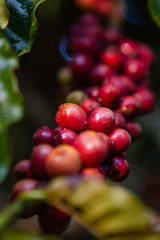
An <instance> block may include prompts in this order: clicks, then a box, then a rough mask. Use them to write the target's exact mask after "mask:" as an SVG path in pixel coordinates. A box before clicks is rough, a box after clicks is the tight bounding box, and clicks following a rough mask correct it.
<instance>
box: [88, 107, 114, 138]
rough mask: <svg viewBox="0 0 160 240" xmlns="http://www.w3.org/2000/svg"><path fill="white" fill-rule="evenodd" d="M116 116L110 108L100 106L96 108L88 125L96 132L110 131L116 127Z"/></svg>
mask: <svg viewBox="0 0 160 240" xmlns="http://www.w3.org/2000/svg"><path fill="white" fill-rule="evenodd" d="M114 123H115V116H114V113H113V111H111V110H110V109H109V108H104V107H100V108H97V109H95V110H94V111H93V112H92V113H91V115H90V117H89V119H88V127H89V129H90V130H94V131H96V132H103V133H106V134H107V133H109V132H111V131H112V129H113V128H114Z"/></svg>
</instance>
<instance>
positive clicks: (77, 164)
mask: <svg viewBox="0 0 160 240" xmlns="http://www.w3.org/2000/svg"><path fill="white" fill-rule="evenodd" d="M81 166H82V161H81V158H80V155H79V152H78V151H77V150H76V149H75V148H74V147H72V146H70V145H67V144H62V145H59V146H57V147H55V148H53V150H52V151H51V152H50V153H49V155H48V156H47V159H46V162H45V171H46V174H47V176H48V177H50V178H52V177H54V176H57V175H66V174H76V173H78V172H79V171H80V169H81Z"/></svg>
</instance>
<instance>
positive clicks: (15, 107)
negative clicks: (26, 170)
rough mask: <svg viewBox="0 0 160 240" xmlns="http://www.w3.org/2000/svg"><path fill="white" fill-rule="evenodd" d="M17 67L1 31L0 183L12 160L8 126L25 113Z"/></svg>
mask: <svg viewBox="0 0 160 240" xmlns="http://www.w3.org/2000/svg"><path fill="white" fill-rule="evenodd" d="M17 67H18V60H17V57H16V55H15V54H14V53H13V51H12V50H11V48H10V45H9V43H8V41H7V40H6V39H5V37H4V36H3V34H2V32H0V142H1V144H0V183H1V182H2V180H3V179H4V177H5V176H6V174H7V171H8V167H9V161H10V155H9V153H8V145H9V141H8V137H7V128H8V126H9V125H10V124H11V123H14V122H16V121H18V120H19V119H21V117H22V115H23V104H22V97H21V95H20V94H19V92H18V85H17V80H16V76H15V73H14V70H15V69H16V68H17Z"/></svg>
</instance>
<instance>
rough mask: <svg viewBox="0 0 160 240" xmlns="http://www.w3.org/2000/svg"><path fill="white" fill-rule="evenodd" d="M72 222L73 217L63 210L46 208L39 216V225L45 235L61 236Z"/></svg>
mask: <svg viewBox="0 0 160 240" xmlns="http://www.w3.org/2000/svg"><path fill="white" fill-rule="evenodd" d="M70 221H71V217H70V216H69V215H68V214H67V213H65V212H63V211H62V210H60V209H58V208H55V207H52V206H46V205H45V206H44V210H43V211H41V212H40V213H39V214H38V224H39V227H40V228H41V230H42V231H43V232H45V233H50V234H60V233H62V232H64V231H65V230H66V229H67V228H68V226H69V224H70Z"/></svg>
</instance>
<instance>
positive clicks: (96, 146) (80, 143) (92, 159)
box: [72, 130, 108, 167]
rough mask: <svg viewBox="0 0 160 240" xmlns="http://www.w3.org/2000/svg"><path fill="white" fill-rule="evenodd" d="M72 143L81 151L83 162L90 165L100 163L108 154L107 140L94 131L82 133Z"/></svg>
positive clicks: (94, 165) (93, 165)
mask: <svg viewBox="0 0 160 240" xmlns="http://www.w3.org/2000/svg"><path fill="white" fill-rule="evenodd" d="M72 145H73V146H74V147H75V148H76V149H77V150H78V152H79V153H80V156H81V160H82V162H83V164H84V165H85V166H88V167H96V166H98V165H100V164H101V163H102V162H103V161H104V160H105V158H106V156H107V155H108V149H107V146H106V144H105V142H104V141H103V140H102V139H101V138H100V137H99V136H98V134H97V133H96V132H94V131H89V130H88V131H84V132H82V133H80V134H79V135H78V136H77V138H76V139H75V140H74V142H73V144H72Z"/></svg>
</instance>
